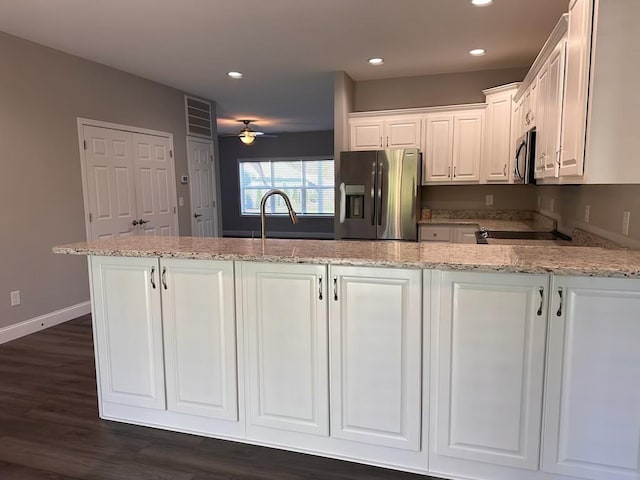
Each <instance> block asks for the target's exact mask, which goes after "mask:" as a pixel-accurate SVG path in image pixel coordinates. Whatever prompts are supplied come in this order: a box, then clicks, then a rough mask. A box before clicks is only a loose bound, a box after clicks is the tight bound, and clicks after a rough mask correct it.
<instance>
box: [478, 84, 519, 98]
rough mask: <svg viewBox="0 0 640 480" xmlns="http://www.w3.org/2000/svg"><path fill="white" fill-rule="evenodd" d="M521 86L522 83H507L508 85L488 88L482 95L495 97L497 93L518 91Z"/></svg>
mask: <svg viewBox="0 0 640 480" xmlns="http://www.w3.org/2000/svg"><path fill="white" fill-rule="evenodd" d="M521 84H522V82H513V83H507V84H506V85H499V86H497V87H493V88H487V89H486V90H483V91H482V93H484V94H485V95H495V94H496V93H504V92H509V91H511V90H517V89H518V88H520V85H521Z"/></svg>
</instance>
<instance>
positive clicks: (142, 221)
mask: <svg viewBox="0 0 640 480" xmlns="http://www.w3.org/2000/svg"><path fill="white" fill-rule="evenodd" d="M149 222H150V220H143V219H140V220H138V223H139V224H140V225H144V224H145V223H149Z"/></svg>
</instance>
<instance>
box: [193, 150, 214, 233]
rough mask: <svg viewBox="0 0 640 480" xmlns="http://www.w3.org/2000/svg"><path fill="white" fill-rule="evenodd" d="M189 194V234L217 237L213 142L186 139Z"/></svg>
mask: <svg viewBox="0 0 640 480" xmlns="http://www.w3.org/2000/svg"><path fill="white" fill-rule="evenodd" d="M187 149H188V151H189V153H188V157H189V177H190V182H189V186H190V193H191V217H192V218H191V232H192V235H193V236H194V237H216V236H218V219H217V210H216V201H215V199H216V190H215V189H216V182H215V173H214V168H213V142H212V141H211V140H203V139H197V138H190V137H187Z"/></svg>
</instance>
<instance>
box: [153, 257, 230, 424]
mask: <svg viewBox="0 0 640 480" xmlns="http://www.w3.org/2000/svg"><path fill="white" fill-rule="evenodd" d="M160 267H161V286H162V313H163V321H164V341H165V365H166V379H167V408H168V410H171V411H174V412H180V413H186V414H191V415H198V416H202V417H209V418H217V419H221V420H238V399H237V389H238V385H237V374H236V322H235V304H234V290H233V289H234V284H233V262H217V261H212V260H176V259H162V260H161V264H160Z"/></svg>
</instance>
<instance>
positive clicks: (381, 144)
mask: <svg viewBox="0 0 640 480" xmlns="http://www.w3.org/2000/svg"><path fill="white" fill-rule="evenodd" d="M382 146H383V143H382V137H380V148H382Z"/></svg>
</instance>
